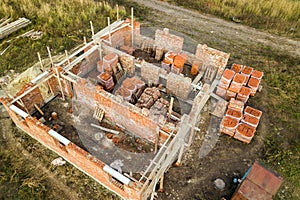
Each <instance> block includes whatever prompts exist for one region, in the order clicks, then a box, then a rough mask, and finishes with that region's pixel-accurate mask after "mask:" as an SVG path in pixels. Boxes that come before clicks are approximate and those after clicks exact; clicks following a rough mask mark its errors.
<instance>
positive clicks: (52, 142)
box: [0, 99, 141, 200]
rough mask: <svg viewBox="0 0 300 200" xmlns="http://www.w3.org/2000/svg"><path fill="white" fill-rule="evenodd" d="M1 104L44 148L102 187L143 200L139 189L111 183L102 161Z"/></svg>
mask: <svg viewBox="0 0 300 200" xmlns="http://www.w3.org/2000/svg"><path fill="white" fill-rule="evenodd" d="M0 102H1V103H3V105H4V107H5V108H6V110H7V112H8V113H9V115H10V116H11V118H12V119H13V121H14V122H15V124H16V125H18V126H19V127H20V128H21V129H22V130H24V131H25V132H27V133H28V134H29V135H30V136H31V137H33V138H34V139H36V140H38V141H39V142H41V143H42V144H43V145H44V146H46V147H47V148H49V149H51V150H53V151H54V152H56V153H57V154H59V155H60V156H62V157H63V158H64V159H66V160H67V161H69V162H71V163H72V164H73V165H74V166H76V167H77V168H79V169H80V170H81V171H83V172H85V173H87V174H88V175H90V176H91V177H93V178H94V179H95V180H97V181H98V182H100V183H101V184H102V185H104V186H105V187H107V188H108V189H110V190H112V191H114V192H116V193H118V194H119V195H120V196H122V197H123V198H125V199H132V200H134V199H137V200H138V199H141V197H140V195H138V189H136V188H131V187H129V186H126V185H124V189H121V188H119V187H118V186H116V185H114V184H113V183H111V182H110V177H109V175H108V174H107V173H106V172H104V171H103V167H104V166H105V164H104V163H103V162H102V161H100V160H98V159H97V158H95V157H94V156H92V155H90V154H89V153H88V152H86V151H84V150H83V149H81V148H80V147H78V146H76V145H75V144H74V143H72V142H71V143H70V144H69V145H68V146H64V145H62V144H60V143H59V142H58V141H57V140H56V139H54V138H53V137H52V136H50V135H49V134H48V131H49V130H50V128H49V127H47V126H45V125H44V124H42V123H41V122H40V121H39V120H37V119H36V118H33V117H27V118H26V119H25V121H24V120H23V119H22V118H20V117H19V116H17V115H16V114H15V113H14V112H13V111H11V110H10V109H9V108H8V106H7V105H6V101H4V100H3V99H0Z"/></svg>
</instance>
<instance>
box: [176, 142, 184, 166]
mask: <svg viewBox="0 0 300 200" xmlns="http://www.w3.org/2000/svg"><path fill="white" fill-rule="evenodd" d="M183 150H184V144H183V145H182V146H181V148H180V151H179V155H178V159H177V162H176V163H175V166H176V167H179V166H180V165H181V159H182V155H183Z"/></svg>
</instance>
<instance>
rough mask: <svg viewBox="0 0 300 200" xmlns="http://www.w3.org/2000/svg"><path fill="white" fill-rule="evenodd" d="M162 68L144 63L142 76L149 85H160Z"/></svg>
mask: <svg viewBox="0 0 300 200" xmlns="http://www.w3.org/2000/svg"><path fill="white" fill-rule="evenodd" d="M160 71H161V68H160V67H157V66H155V65H153V64H151V63H147V62H143V64H142V66H141V76H142V78H143V79H145V80H146V82H147V83H148V84H150V83H152V84H158V83H159V74H160Z"/></svg>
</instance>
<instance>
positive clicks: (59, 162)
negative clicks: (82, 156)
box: [51, 157, 66, 166]
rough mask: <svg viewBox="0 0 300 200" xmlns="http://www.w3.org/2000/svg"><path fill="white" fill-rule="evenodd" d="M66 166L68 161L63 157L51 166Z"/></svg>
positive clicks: (55, 160)
mask: <svg viewBox="0 0 300 200" xmlns="http://www.w3.org/2000/svg"><path fill="white" fill-rule="evenodd" d="M64 164H66V161H65V160H64V159H63V158H62V157H59V158H56V159H54V160H53V161H52V162H51V165H54V166H63V165H64Z"/></svg>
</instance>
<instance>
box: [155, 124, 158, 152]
mask: <svg viewBox="0 0 300 200" xmlns="http://www.w3.org/2000/svg"><path fill="white" fill-rule="evenodd" d="M158 142H159V128H157V129H156V137H155V149H154V154H156V152H157V150H158Z"/></svg>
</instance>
